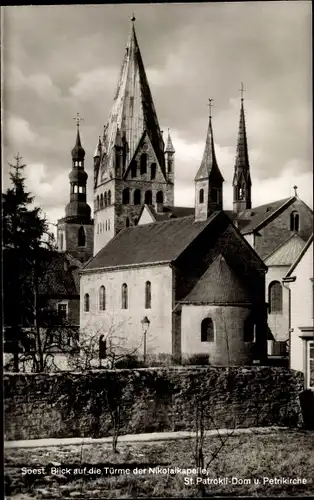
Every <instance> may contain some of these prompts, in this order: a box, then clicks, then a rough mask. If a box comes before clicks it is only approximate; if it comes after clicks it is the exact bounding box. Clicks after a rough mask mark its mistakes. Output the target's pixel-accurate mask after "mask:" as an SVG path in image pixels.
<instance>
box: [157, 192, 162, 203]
mask: <svg viewBox="0 0 314 500" xmlns="http://www.w3.org/2000/svg"><path fill="white" fill-rule="evenodd" d="M156 202H157V203H163V202H164V193H163V192H162V191H158V193H157V194H156Z"/></svg>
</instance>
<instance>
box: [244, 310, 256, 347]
mask: <svg viewBox="0 0 314 500" xmlns="http://www.w3.org/2000/svg"><path fill="white" fill-rule="evenodd" d="M254 332H255V324H254V318H253V315H252V314H250V315H249V316H248V317H247V318H246V320H245V321H244V327H243V340H244V342H254Z"/></svg>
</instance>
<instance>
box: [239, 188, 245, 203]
mask: <svg viewBox="0 0 314 500" xmlns="http://www.w3.org/2000/svg"><path fill="white" fill-rule="evenodd" d="M238 198H239V200H243V198H244V189H243V188H242V187H239V191H238Z"/></svg>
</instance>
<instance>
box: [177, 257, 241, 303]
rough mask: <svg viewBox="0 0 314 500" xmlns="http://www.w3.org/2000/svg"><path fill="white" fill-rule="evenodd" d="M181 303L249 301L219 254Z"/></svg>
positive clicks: (237, 279) (238, 280)
mask: <svg viewBox="0 0 314 500" xmlns="http://www.w3.org/2000/svg"><path fill="white" fill-rule="evenodd" d="M183 302H188V303H194V304H195V303H206V304H239V303H247V304H249V303H250V299H249V292H248V290H247V289H246V288H245V286H244V284H243V283H241V281H240V279H239V278H238V277H237V276H236V275H235V274H234V272H233V270H232V269H231V268H230V266H229V265H228V264H227V262H226V260H225V259H224V257H223V256H222V255H221V254H219V255H218V256H217V258H216V259H215V260H214V261H213V263H212V264H211V265H210V266H209V268H208V269H207V271H206V272H205V273H204V274H203V276H202V277H201V279H200V280H199V281H198V282H197V284H196V285H195V287H194V288H193V290H192V291H191V292H190V293H189V295H188V296H187V297H186V298H185V299H184V301H183Z"/></svg>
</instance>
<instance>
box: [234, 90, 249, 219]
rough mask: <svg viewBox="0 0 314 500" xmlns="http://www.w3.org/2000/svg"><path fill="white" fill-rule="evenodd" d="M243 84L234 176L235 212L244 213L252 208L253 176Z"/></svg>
mask: <svg viewBox="0 0 314 500" xmlns="http://www.w3.org/2000/svg"><path fill="white" fill-rule="evenodd" d="M243 92H244V89H243V84H242V85H241V110H240V123H239V133H238V144H237V154H236V161H235V167H234V176H233V183H232V186H233V211H234V212H235V213H237V214H238V213H240V212H243V211H244V210H247V209H250V208H251V188H252V183H251V175H250V164H249V155H248V147H247V137H246V128H245V116H244V106H243Z"/></svg>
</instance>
